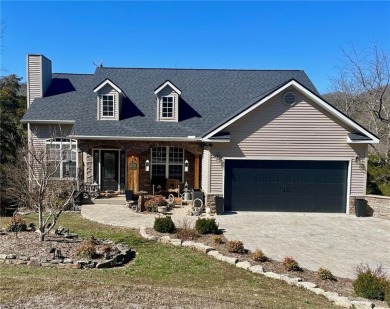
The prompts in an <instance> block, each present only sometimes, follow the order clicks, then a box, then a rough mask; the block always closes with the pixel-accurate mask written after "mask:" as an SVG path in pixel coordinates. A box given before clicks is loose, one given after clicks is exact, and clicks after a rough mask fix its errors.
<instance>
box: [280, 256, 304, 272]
mask: <svg viewBox="0 0 390 309" xmlns="http://www.w3.org/2000/svg"><path fill="white" fill-rule="evenodd" d="M283 266H284V267H285V268H286V269H287V270H288V271H300V270H302V269H301V267H300V266H299V264H298V262H297V261H296V260H294V259H293V258H292V257H291V256H287V257H285V258H284V260H283Z"/></svg>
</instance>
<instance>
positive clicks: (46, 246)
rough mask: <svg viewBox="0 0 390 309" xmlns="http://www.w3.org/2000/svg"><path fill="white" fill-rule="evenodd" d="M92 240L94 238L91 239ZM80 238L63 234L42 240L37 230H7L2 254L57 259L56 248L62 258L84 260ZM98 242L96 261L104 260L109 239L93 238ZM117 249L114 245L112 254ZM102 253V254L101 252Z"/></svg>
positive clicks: (0, 246) (2, 238)
mask: <svg viewBox="0 0 390 309" xmlns="http://www.w3.org/2000/svg"><path fill="white" fill-rule="evenodd" d="M91 240H92V239H91ZM83 241H84V240H83V239H80V238H70V239H69V238H65V237H64V236H61V235H52V234H50V235H48V236H46V237H45V241H40V240H39V236H38V234H37V233H36V232H19V233H17V234H16V233H14V232H6V233H5V234H0V254H7V255H10V254H14V255H16V257H17V258H19V257H21V256H24V257H29V258H30V259H36V260H39V261H41V262H45V261H51V260H53V259H56V257H55V256H54V253H55V250H57V252H58V250H60V252H61V255H62V258H64V259H72V260H83V258H81V257H78V255H77V253H76V248H77V247H78V246H79V245H80V244H81V243H82V242H83ZM92 241H94V243H95V244H96V252H97V253H98V255H97V256H96V259H94V261H96V262H99V261H100V260H104V257H103V256H102V252H101V251H102V248H103V247H104V246H106V245H107V244H109V243H110V242H109V241H101V240H92ZM116 251H117V250H116V249H115V248H114V247H113V248H112V250H111V252H110V254H111V255H114V254H115V253H116ZM99 253H100V254H99Z"/></svg>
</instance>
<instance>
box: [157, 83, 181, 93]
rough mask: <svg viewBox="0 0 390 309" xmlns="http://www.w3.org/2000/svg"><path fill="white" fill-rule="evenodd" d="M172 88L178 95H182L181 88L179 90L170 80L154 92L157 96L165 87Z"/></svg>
mask: <svg viewBox="0 0 390 309" xmlns="http://www.w3.org/2000/svg"><path fill="white" fill-rule="evenodd" d="M167 86H168V87H171V88H172V90H174V91H175V92H176V93H177V94H178V95H181V91H180V89H179V88H177V87H176V86H175V85H174V84H173V83H171V82H170V81H169V80H167V81H166V82H165V83H163V84H162V85H160V86H159V87H157V89H156V90H155V91H154V94H155V95H157V94H158V93H159V92H160V91H161V90H163V89H164V88H165V87H167Z"/></svg>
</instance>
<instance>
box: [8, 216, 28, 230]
mask: <svg viewBox="0 0 390 309" xmlns="http://www.w3.org/2000/svg"><path fill="white" fill-rule="evenodd" d="M26 229H27V225H26V221H25V220H24V219H23V217H22V216H21V215H14V216H13V217H12V218H11V220H10V221H9V224H8V227H7V230H8V232H20V231H25V230H26Z"/></svg>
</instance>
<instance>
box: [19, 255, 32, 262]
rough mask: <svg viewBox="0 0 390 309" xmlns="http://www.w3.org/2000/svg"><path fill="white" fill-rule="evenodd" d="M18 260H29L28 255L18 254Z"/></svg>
mask: <svg viewBox="0 0 390 309" xmlns="http://www.w3.org/2000/svg"><path fill="white" fill-rule="evenodd" d="M19 260H22V261H29V260H30V257H29V256H23V255H22V256H19Z"/></svg>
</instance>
